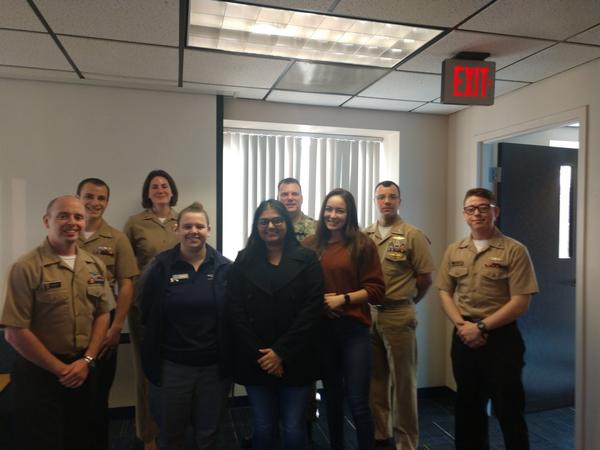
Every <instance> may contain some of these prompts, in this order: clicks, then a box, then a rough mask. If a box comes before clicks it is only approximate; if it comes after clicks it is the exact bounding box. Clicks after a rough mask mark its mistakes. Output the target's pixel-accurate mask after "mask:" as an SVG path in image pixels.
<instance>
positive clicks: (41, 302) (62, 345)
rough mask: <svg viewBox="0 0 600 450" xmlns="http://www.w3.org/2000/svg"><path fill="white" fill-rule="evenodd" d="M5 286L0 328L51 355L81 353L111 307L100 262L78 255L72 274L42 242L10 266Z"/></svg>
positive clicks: (82, 253) (91, 257) (48, 246)
mask: <svg viewBox="0 0 600 450" xmlns="http://www.w3.org/2000/svg"><path fill="white" fill-rule="evenodd" d="M7 284H8V289H7V293H6V302H5V305H4V310H3V312H2V319H1V323H2V324H3V325H5V326H11V327H18V328H27V329H29V330H31V332H32V333H33V334H34V335H35V336H36V337H37V338H38V339H39V340H40V341H41V342H42V344H44V346H45V347H46V348H47V349H48V350H49V351H50V352H51V353H54V354H61V355H77V354H79V353H81V352H82V351H84V350H85V349H86V348H87V347H88V345H89V341H90V338H91V333H92V324H93V322H94V319H95V318H96V317H97V316H98V315H100V314H103V313H106V312H108V311H109V304H110V301H112V302H114V300H113V299H112V293H111V290H110V285H109V283H108V280H107V272H106V268H105V266H104V264H103V263H102V261H100V260H99V259H98V258H96V257H94V256H93V255H90V254H89V253H87V252H86V251H85V250H81V249H78V251H77V258H76V259H75V267H74V269H73V270H72V269H70V268H69V267H68V266H67V264H65V263H64V262H63V261H62V260H61V258H60V256H59V255H58V254H57V253H56V252H55V251H54V249H53V248H52V247H51V246H50V244H49V243H48V241H47V240H46V241H44V243H43V244H42V245H41V246H39V247H37V248H36V249H35V250H33V251H31V252H29V253H28V254H26V255H24V256H23V257H21V258H20V259H19V260H18V261H17V262H16V263H15V264H14V265H13V266H12V268H11V271H10V274H9V278H8V283H7Z"/></svg>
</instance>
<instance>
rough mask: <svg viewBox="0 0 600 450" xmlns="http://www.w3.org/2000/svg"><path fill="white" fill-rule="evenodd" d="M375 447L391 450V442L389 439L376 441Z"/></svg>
mask: <svg viewBox="0 0 600 450" xmlns="http://www.w3.org/2000/svg"><path fill="white" fill-rule="evenodd" d="M375 447H379V448H389V447H390V440H389V439H375Z"/></svg>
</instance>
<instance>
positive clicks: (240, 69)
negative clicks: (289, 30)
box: [183, 49, 289, 89]
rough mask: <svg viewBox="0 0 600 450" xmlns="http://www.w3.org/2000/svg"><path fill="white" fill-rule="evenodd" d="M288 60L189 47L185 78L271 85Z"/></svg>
mask: <svg viewBox="0 0 600 450" xmlns="http://www.w3.org/2000/svg"><path fill="white" fill-rule="evenodd" d="M288 64H289V60H287V59H274V58H261V57H256V56H241V55H231V54H228V53H223V52H210V51H202V50H190V49H186V50H185V55H184V64H183V81H184V82H186V81H194V82H201V83H207V84H219V85H220V84H224V85H233V86H244V87H252V88H262V89H265V88H266V89H269V88H271V87H272V86H273V85H274V84H275V82H276V81H277V79H278V78H279V76H280V75H281V73H282V72H283V71H284V70H285V69H286V68H287V66H288Z"/></svg>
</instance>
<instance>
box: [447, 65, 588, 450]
mask: <svg viewBox="0 0 600 450" xmlns="http://www.w3.org/2000/svg"><path fill="white" fill-rule="evenodd" d="M599 82H600V60H596V61H593V62H591V63H588V64H585V65H583V66H580V67H577V68H575V69H572V70H570V71H567V72H564V73H562V74H559V75H557V76H554V77H552V78H549V79H546V80H543V81H541V82H538V83H536V84H534V85H531V86H529V87H526V88H523V89H520V90H518V91H515V92H513V93H511V94H508V95H505V96H502V97H500V98H499V99H497V100H496V104H495V105H494V106H492V107H489V108H485V107H473V108H469V109H467V110H464V111H461V112H459V113H456V114H453V115H452V116H451V117H450V121H449V125H448V137H449V141H448V151H449V152H448V161H449V164H448V185H447V191H448V192H447V204H448V208H449V212H448V216H447V223H448V235H447V240H448V241H452V240H454V239H457V238H459V237H460V236H461V235H463V234H465V233H466V229H465V226H464V224H463V223H462V219H461V218H460V215H459V214H456V213H454V211H455V210H457V209H458V208H459V207H460V204H461V201H462V195H463V194H464V192H465V190H466V189H468V188H470V187H472V186H473V185H475V184H477V143H478V142H480V141H485V140H491V139H497V138H500V137H505V136H509V135H514V134H520V133H524V132H527V131H529V130H532V129H536V128H538V127H547V126H550V125H552V124H555V125H556V124H558V123H564V122H565V121H569V120H570V119H579V120H581V119H583V121H584V125H587V126H584V127H582V129H581V130H582V131H581V138H582V140H581V142H580V145H581V147H580V148H581V150H580V153H579V183H580V184H579V192H578V196H579V199H578V214H579V223H578V264H577V266H578V280H577V319H578V322H577V377H576V379H577V386H576V390H577V394H576V395H577V396H576V402H577V405H576V407H577V438H578V446H577V448H580V449H583V448H585V449H596V448H599V447H598V442H600V428H598V427H597V426H596V424H597V423H600V387H598V384H597V380H598V379H600V358H598V350H597V349H598V345H599V344H600V327H598V325H597V324H598V323H600V302H598V299H597V293H598V292H600V273H599V266H598V255H600V234H599V233H598V230H600V209H599V208H598V198H599V197H600V178H598V177H597V176H596V174H597V173H598V172H600V126H599V125H600V87H599V86H600V85H599ZM586 116H587V120H585V119H586ZM534 301H535V300H534ZM446 374H447V376H448V380H447V382H448V383H450V378H451V371H450V368H449V366H447V368H446ZM548 376H552V374H548Z"/></svg>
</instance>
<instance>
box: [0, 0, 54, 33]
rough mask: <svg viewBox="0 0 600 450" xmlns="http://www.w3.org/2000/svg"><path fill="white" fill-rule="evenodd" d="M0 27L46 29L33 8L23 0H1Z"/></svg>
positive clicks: (32, 29) (31, 29)
mask: <svg viewBox="0 0 600 450" xmlns="http://www.w3.org/2000/svg"><path fill="white" fill-rule="evenodd" d="M0 28H14V29H16V30H28V31H46V29H45V28H44V27H43V25H42V23H41V22H40V20H39V19H38V18H37V16H36V15H35V13H34V12H33V9H31V7H30V6H29V4H27V2H24V1H23V0H2V2H1V3H0Z"/></svg>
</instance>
